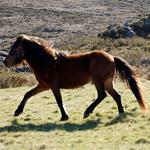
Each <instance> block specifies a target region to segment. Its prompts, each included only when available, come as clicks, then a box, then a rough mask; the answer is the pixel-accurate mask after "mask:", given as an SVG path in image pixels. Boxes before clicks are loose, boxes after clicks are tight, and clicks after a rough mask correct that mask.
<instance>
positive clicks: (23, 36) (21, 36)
mask: <svg viewBox="0 0 150 150" xmlns="http://www.w3.org/2000/svg"><path fill="white" fill-rule="evenodd" d="M24 39H25V35H19V36H18V38H17V40H18V41H19V42H20V43H22V42H23V40H24Z"/></svg>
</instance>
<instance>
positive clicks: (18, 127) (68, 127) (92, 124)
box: [0, 119, 100, 133]
mask: <svg viewBox="0 0 150 150" xmlns="http://www.w3.org/2000/svg"><path fill="white" fill-rule="evenodd" d="M99 123H100V119H97V120H95V121H94V120H88V121H86V122H85V123H83V124H76V123H68V122H67V123H64V124H57V123H46V124H41V125H35V124H30V123H29V124H19V123H18V121H17V119H14V120H13V121H12V124H11V125H10V126H4V127H0V133H1V132H5V131H6V132H20V131H21V132H27V131H41V132H49V131H53V130H64V131H68V132H73V131H84V130H89V129H94V128H96V127H97V126H98V124H99Z"/></svg>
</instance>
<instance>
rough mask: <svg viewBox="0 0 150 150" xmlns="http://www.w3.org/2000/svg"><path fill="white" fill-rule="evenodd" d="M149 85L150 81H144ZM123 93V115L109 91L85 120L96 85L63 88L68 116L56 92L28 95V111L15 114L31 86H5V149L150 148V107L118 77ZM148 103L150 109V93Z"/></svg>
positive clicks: (0, 143) (1, 135)
mask: <svg viewBox="0 0 150 150" xmlns="http://www.w3.org/2000/svg"><path fill="white" fill-rule="evenodd" d="M144 85H145V87H146V89H147V90H148V91H149V90H150V88H149V87H150V82H149V81H147V80H144ZM115 87H116V89H117V91H118V92H119V93H120V94H121V96H122V102H123V105H124V107H125V112H126V113H125V114H123V115H118V110H117V106H116V103H115V102H114V101H113V99H112V98H111V97H110V96H107V98H106V99H105V100H104V101H103V102H102V103H101V104H100V105H98V106H97V107H96V109H95V110H94V112H93V114H91V115H90V116H89V117H88V118H87V119H83V113H84V111H85V109H86V108H87V106H89V105H90V104H91V103H92V101H93V100H94V99H95V98H96V90H95V88H94V86H93V85H92V84H88V85H86V86H84V87H82V88H78V89H73V90H61V92H62V96H63V99H64V103H65V106H66V109H67V112H68V114H69V116H70V118H69V120H68V121H63V122H61V121H59V119H60V117H61V116H60V111H59V108H58V106H57V104H56V101H55V99H54V96H53V94H52V92H51V91H46V92H43V93H41V94H38V95H36V96H34V97H32V98H30V99H29V101H28V102H27V104H26V107H25V110H24V112H23V113H22V114H21V115H20V116H19V117H16V118H13V113H14V111H15V109H16V108H17V106H18V105H19V103H20V102H21V100H22V98H23V95H24V94H25V93H26V92H27V91H28V90H30V89H31V88H30V87H18V88H8V89H0V97H1V109H0V118H1V121H0V149H2V150H3V149H9V150H10V149H11V150H20V149H22V150H26V149H28V150H46V149H47V150H49V149H54V150H61V149H63V150H70V149H75V150H77V149H82V150H87V149H89V150H90V149H93V150H97V149H104V150H107V149H108V150H109V149H111V150H112V149H120V150H134V149H135V150H140V149H141V150H144V149H145V150H146V149H149V148H150V117H149V114H150V113H149V112H148V113H144V112H142V111H141V110H140V108H139V106H138V103H137V101H136V99H135V98H134V96H133V94H132V93H131V92H130V91H129V90H128V89H126V88H125V87H124V85H123V84H122V83H120V82H118V81H116V85H115ZM146 100H147V105H148V106H149V108H150V103H149V101H148V96H147V97H146Z"/></svg>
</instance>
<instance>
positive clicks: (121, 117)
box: [105, 113, 133, 126]
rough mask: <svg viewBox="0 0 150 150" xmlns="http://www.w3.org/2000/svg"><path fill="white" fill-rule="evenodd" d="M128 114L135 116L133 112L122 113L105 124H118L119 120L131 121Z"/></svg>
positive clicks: (122, 121) (123, 121)
mask: <svg viewBox="0 0 150 150" xmlns="http://www.w3.org/2000/svg"><path fill="white" fill-rule="evenodd" d="M128 116H133V114H131V113H124V114H120V115H119V116H118V117H116V118H114V119H113V120H111V121H110V122H107V123H106V124H105V126H110V125H114V124H117V123H119V122H121V123H125V122H129V121H130V120H129V119H128Z"/></svg>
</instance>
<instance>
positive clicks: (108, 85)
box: [104, 79, 124, 114]
mask: <svg viewBox="0 0 150 150" xmlns="http://www.w3.org/2000/svg"><path fill="white" fill-rule="evenodd" d="M104 87H105V89H106V91H107V92H108V93H109V94H110V95H111V96H112V97H113V99H114V100H115V102H116V103H117V106H118V111H119V114H121V113H124V110H123V106H122V103H121V96H120V95H119V94H118V93H117V92H116V90H115V89H114V88H113V79H107V80H106V81H105V84H104Z"/></svg>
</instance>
